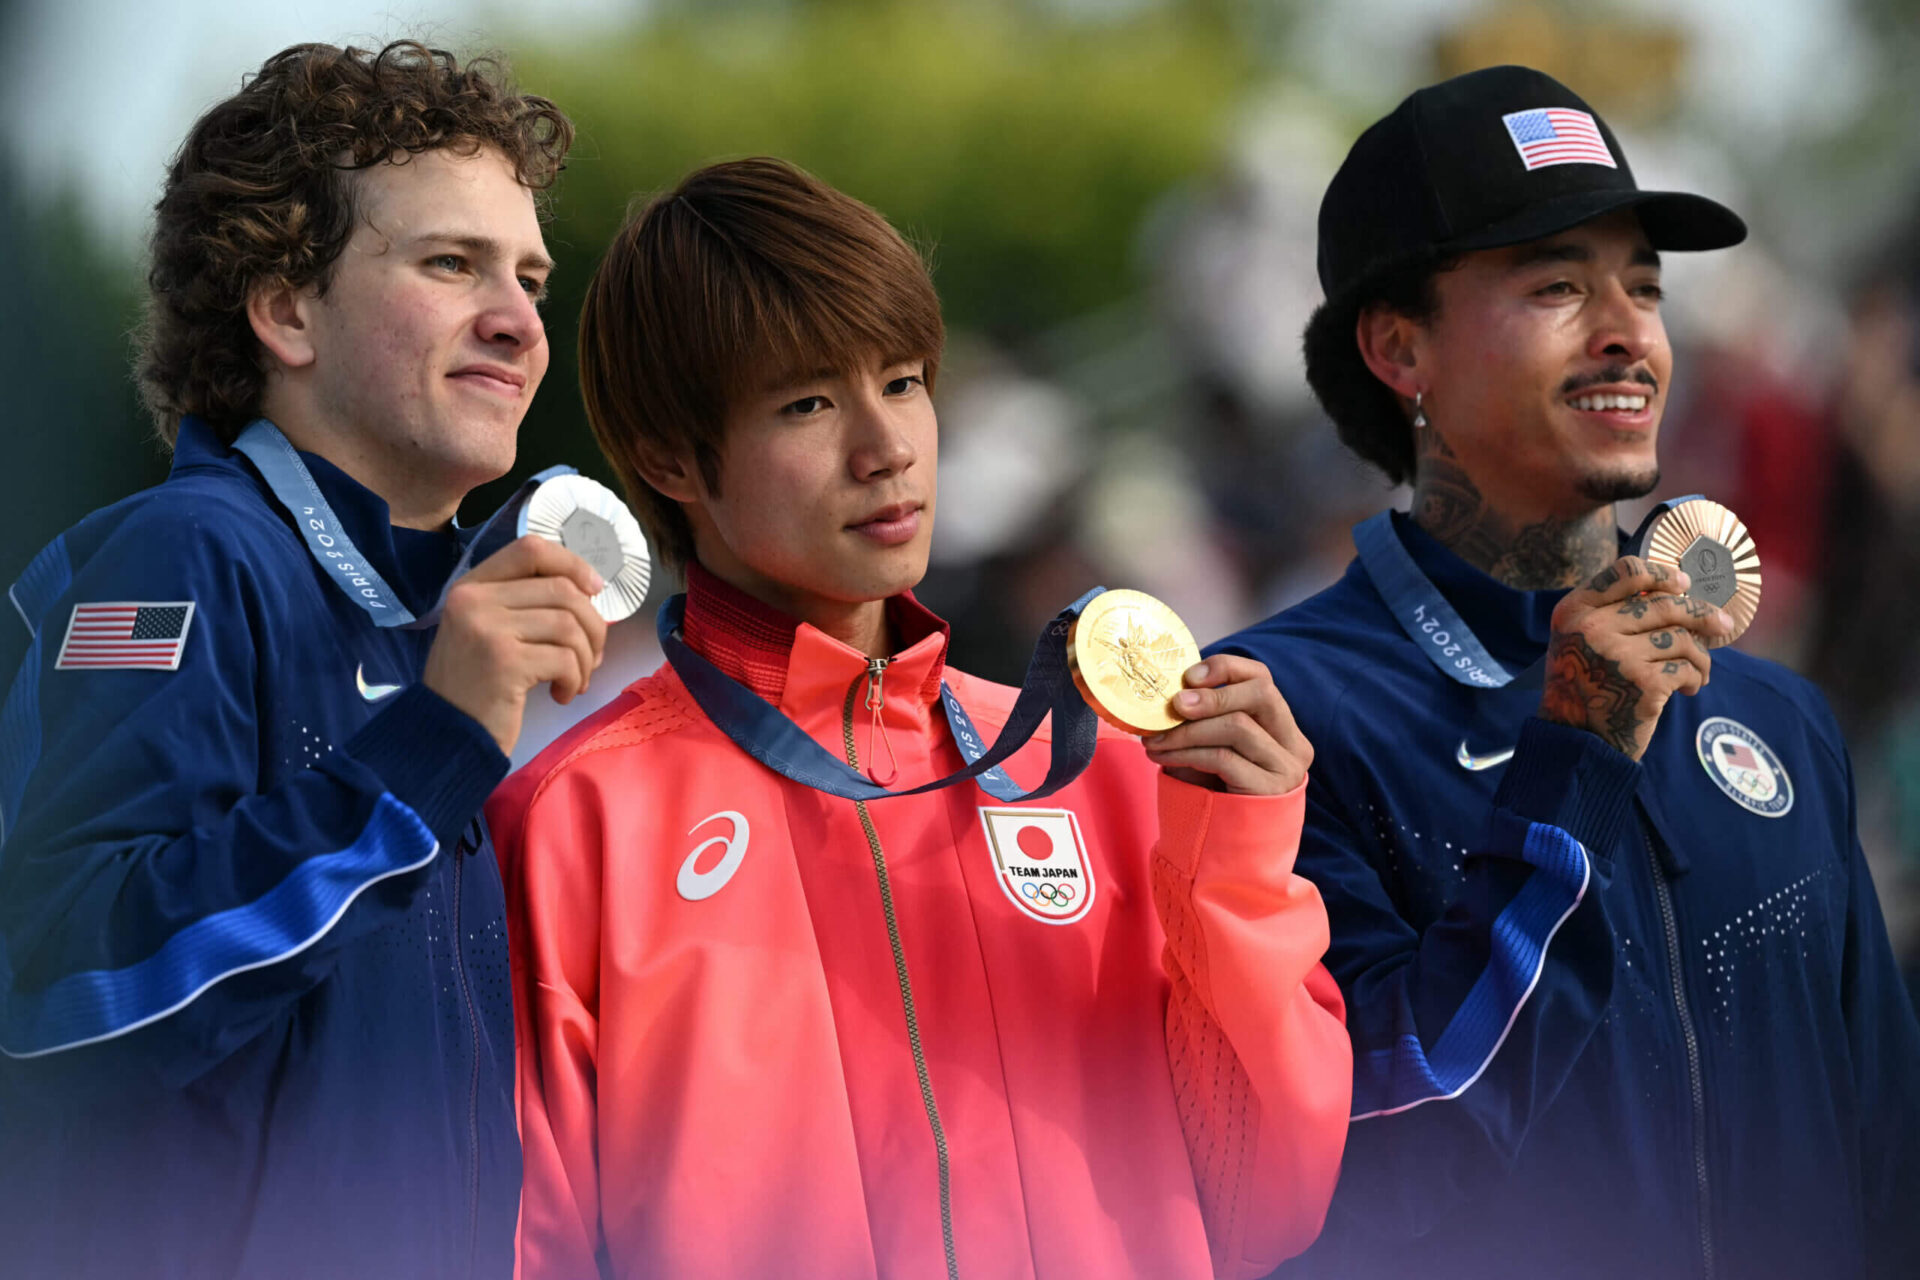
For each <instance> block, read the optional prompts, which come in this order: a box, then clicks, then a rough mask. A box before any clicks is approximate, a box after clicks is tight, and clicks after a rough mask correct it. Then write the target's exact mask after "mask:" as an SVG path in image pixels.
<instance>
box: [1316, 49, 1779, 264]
mask: <svg viewBox="0 0 1920 1280" xmlns="http://www.w3.org/2000/svg"><path fill="white" fill-rule="evenodd" d="M1615 209H1634V210H1636V211H1638V213H1639V215H1640V225H1641V226H1642V227H1643V228H1644V229H1645V230H1646V233H1647V238H1648V239H1649V240H1651V241H1652V242H1653V247H1654V248H1656V249H1681V250H1684V249H1724V248H1726V247H1727V246H1729V245H1735V244H1739V243H1740V242H1741V241H1742V240H1744V239H1746V236H1747V224H1746V223H1744V222H1742V221H1741V220H1740V218H1739V216H1738V215H1737V214H1735V213H1734V212H1733V211H1732V210H1731V209H1728V208H1727V207H1726V206H1724V205H1721V204H1717V203H1715V202H1714V201H1712V200H1709V199H1707V198H1706V197H1705V196H1695V195H1687V194H1684V193H1682V192H1676V191H1642V190H1640V188H1639V187H1638V186H1637V185H1635V183H1634V181H1633V170H1632V169H1630V168H1628V167H1627V157H1626V156H1625V155H1624V154H1622V153H1621V150H1620V144H1619V143H1618V142H1617V141H1615V139H1614V136H1613V130H1611V129H1609V128H1607V123H1606V121H1604V120H1602V119H1601V118H1600V117H1599V116H1598V115H1596V114H1595V113H1594V111H1593V109H1592V108H1591V107H1589V106H1587V104H1586V103H1584V102H1582V101H1581V100H1580V98H1579V96H1578V95H1576V94H1575V93H1574V92H1573V91H1572V90H1571V89H1569V88H1567V87H1566V86H1565V85H1563V84H1561V83H1560V82H1559V81H1558V80H1555V79H1554V78H1553V77H1552V76H1549V75H1546V74H1544V73H1542V72H1539V71H1535V70H1533V69H1531V68H1529V67H1489V68H1487V69H1486V70H1484V71H1471V72H1468V73H1467V74H1466V75H1462V76H1455V77H1454V78H1453V79H1451V80H1445V81H1442V82H1441V83H1439V84H1436V85H1429V86H1428V87H1427V88H1424V89H1420V90H1417V91H1416V92H1414V93H1412V94H1410V95H1408V97H1407V99H1406V100H1405V101H1404V102H1402V103H1401V104H1400V105H1399V106H1398V107H1395V108H1394V110H1393V114H1391V115H1389V116H1387V117H1386V118H1385V119H1383V120H1380V121H1378V122H1376V123H1375V124H1374V125H1373V127H1371V128H1369V129H1368V130H1367V131H1366V132H1365V133H1363V134H1361V135H1360V139H1359V141H1357V142H1355V143H1354V144H1353V149H1352V150H1351V151H1349V152H1348V153H1347V158H1346V161H1345V163H1343V164H1342V165H1341V166H1340V171H1339V172H1338V173H1336V174H1335V175H1334V177H1333V182H1332V183H1331V184H1329V185H1328V187H1327V194H1326V196H1325V197H1324V198H1322V200H1321V201H1320V254H1319V268H1320V287H1321V288H1322V289H1324V290H1326V294H1327V297H1329V298H1336V297H1339V296H1340V295H1341V294H1343V293H1345V292H1346V291H1348V290H1349V289H1352V288H1353V287H1354V286H1356V285H1358V284H1361V283H1362V282H1364V281H1365V280H1366V279H1367V278H1368V277H1370V276H1372V275H1374V274H1376V273H1378V272H1381V271H1384V270H1388V269H1390V268H1393V267H1397V266H1400V265H1403V264H1405V263H1408V262H1411V261H1414V260H1416V259H1419V258H1422V257H1427V256H1431V255H1433V254H1450V253H1459V252H1466V251H1469V250H1473V249H1495V248H1499V247H1501V246H1503V245H1510V244H1523V243H1525V242H1526V241H1529V240H1539V239H1541V238H1543V237H1545V236H1550V235H1555V234H1557V233H1559V232H1562V231H1565V230H1566V229H1567V228H1569V227H1575V226H1578V225H1579V224H1581V223H1583V222H1586V221H1588V220H1589V219H1592V218H1597V217H1599V216H1600V215H1601V214H1603V213H1611V212H1612V211H1613V210H1615Z"/></svg>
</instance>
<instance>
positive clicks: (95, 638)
mask: <svg viewBox="0 0 1920 1280" xmlns="http://www.w3.org/2000/svg"><path fill="white" fill-rule="evenodd" d="M192 622H193V601H191V600H171V601H167V602H165V603H157V604H156V603H152V602H149V601H121V602H117V603H110V604H76V605H75V606H73V618H72V620H71V621H69V622H68V623H67V638H66V639H65V640H64V641H63V642H62V643H61V645H60V656H59V658H57V659H56V660H55V661H54V664H53V667H54V670H56V671H116V670H128V669H134V668H144V669H147V670H153V671H177V670H179V667H180V655H181V654H182V653H183V652H185V650H186V647H187V628H188V626H190V625H191V624H192Z"/></svg>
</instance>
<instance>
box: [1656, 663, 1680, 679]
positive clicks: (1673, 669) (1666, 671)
mask: <svg viewBox="0 0 1920 1280" xmlns="http://www.w3.org/2000/svg"><path fill="white" fill-rule="evenodd" d="M1679 671H1680V664H1679V663H1677V662H1674V661H1671V660H1669V661H1666V662H1663V663H1661V664H1660V674H1661V675H1663V676H1671V675H1677V674H1679Z"/></svg>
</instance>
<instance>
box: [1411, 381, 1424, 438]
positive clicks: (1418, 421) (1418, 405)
mask: <svg viewBox="0 0 1920 1280" xmlns="http://www.w3.org/2000/svg"><path fill="white" fill-rule="evenodd" d="M1426 398H1427V393H1426V392H1424V391H1416V392H1414V393H1413V429H1414V430H1415V431H1420V430H1422V429H1424V428H1425V427H1426V425H1427V411H1426V409H1425V407H1424V406H1423V403H1422V402H1423V401H1425V400H1426Z"/></svg>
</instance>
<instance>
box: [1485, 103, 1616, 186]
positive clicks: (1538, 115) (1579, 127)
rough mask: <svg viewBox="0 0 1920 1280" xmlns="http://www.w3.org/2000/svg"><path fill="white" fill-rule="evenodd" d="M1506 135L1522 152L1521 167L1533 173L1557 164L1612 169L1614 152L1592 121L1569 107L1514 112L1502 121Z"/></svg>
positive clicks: (1502, 117)
mask: <svg viewBox="0 0 1920 1280" xmlns="http://www.w3.org/2000/svg"><path fill="white" fill-rule="evenodd" d="M1500 120H1501V123H1503V124H1505V125H1506V126H1507V135H1508V136H1509V137H1511V138H1512V139H1513V145H1514V147H1515V149H1516V150H1518V151H1519V152H1520V160H1521V163H1523V164H1525V165H1526V166H1527V171H1528V172H1529V173H1531V172H1532V171H1533V170H1535V169H1545V168H1547V167H1549V166H1551V165H1556V164H1603V165H1605V166H1607V168H1609V169H1618V168H1619V167H1620V166H1619V165H1617V164H1615V163H1614V162H1613V152H1611V151H1609V150H1608V149H1607V140H1606V139H1605V138H1603V137H1601V136H1600V128H1599V126H1598V125H1596V124H1594V122H1593V117H1592V116H1590V115H1588V114H1587V113H1586V112H1584V111H1574V110H1572V109H1570V108H1567V107H1543V108H1540V109H1539V110H1535V111H1515V112H1512V113H1510V114H1508V115H1504V116H1501V117H1500Z"/></svg>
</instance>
